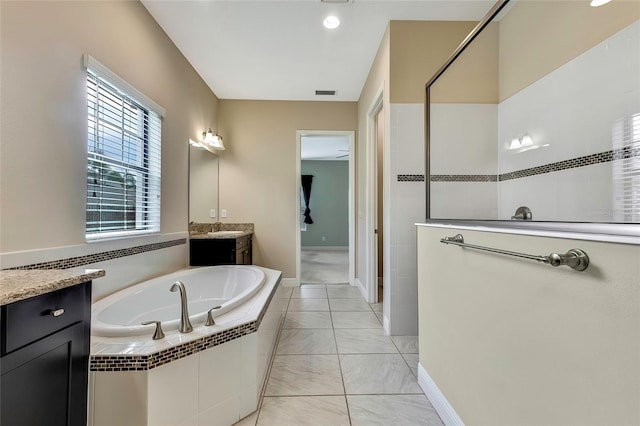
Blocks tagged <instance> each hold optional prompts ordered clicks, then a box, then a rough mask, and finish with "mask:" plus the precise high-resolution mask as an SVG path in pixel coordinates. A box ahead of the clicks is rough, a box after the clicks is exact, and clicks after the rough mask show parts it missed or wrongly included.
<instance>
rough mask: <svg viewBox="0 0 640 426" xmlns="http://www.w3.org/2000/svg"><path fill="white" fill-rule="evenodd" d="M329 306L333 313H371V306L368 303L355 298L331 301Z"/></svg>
mask: <svg viewBox="0 0 640 426" xmlns="http://www.w3.org/2000/svg"><path fill="white" fill-rule="evenodd" d="M329 306H330V307H331V310H332V311H347V312H356V311H361V312H371V306H369V304H368V303H367V302H365V301H364V300H363V299H357V298H355V297H354V298H351V299H329Z"/></svg>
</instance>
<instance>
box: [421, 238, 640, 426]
mask: <svg viewBox="0 0 640 426" xmlns="http://www.w3.org/2000/svg"><path fill="white" fill-rule="evenodd" d="M456 233H461V234H463V235H464V238H465V241H466V242H468V243H470V244H477V245H485V246H488V247H497V248H501V249H505V250H512V251H519V252H525V253H532V254H547V253H550V252H554V251H555V252H561V253H564V252H565V251H566V250H569V249H571V248H581V249H583V250H584V251H586V253H587V254H588V255H589V257H590V259H591V265H590V266H589V268H588V269H587V270H586V271H584V272H576V271H573V270H571V269H569V268H567V267H559V268H552V267H550V266H548V265H544V264H539V263H536V262H533V261H529V260H524V259H517V258H513V257H505V256H500V255H496V254H492V253H486V252H479V251H476V250H470V249H462V248H460V247H456V246H451V245H444V244H441V243H440V242H439V240H440V238H442V237H446V236H451V235H455V234H456ZM418 259H419V262H418V265H419V276H420V280H419V303H420V364H421V365H422V367H424V368H425V369H426V371H427V372H428V373H429V375H430V376H431V377H432V378H433V380H434V381H435V383H436V384H437V386H438V387H439V388H440V390H441V391H442V392H443V394H444V396H445V397H446V398H447V400H448V401H449V402H450V403H451V404H452V406H453V408H454V409H455V410H456V411H457V413H458V415H459V416H460V417H461V418H462V420H463V421H464V423H465V424H470V425H471V424H484V425H524V424H531V425H533V424H538V425H542V424H544V425H554V424H555V425H588V424H599V425H632V424H633V425H637V424H640V410H639V409H638V401H640V355H639V354H640V339H639V338H638V330H639V327H640V286H639V283H640V247H639V246H637V245H635V246H634V245H624V244H613V243H604V242H594V241H578V240H568V239H561V238H545V237H536V236H519V235H509V234H499V233H489V232H478V231H468V230H458V229H441V228H432V227H424V226H422V227H419V229H418Z"/></svg>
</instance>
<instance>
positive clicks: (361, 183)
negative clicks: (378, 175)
mask: <svg viewBox="0 0 640 426" xmlns="http://www.w3.org/2000/svg"><path fill="white" fill-rule="evenodd" d="M390 48H391V45H390V38H389V27H387V30H386V31H385V33H384V36H383V37H382V41H381V42H380V46H379V47H378V52H377V54H376V57H375V59H374V61H373V64H372V65H371V69H370V70H369V75H368V76H367V80H366V82H365V84H364V87H363V88H362V93H361V94H360V99H359V100H358V107H357V108H358V138H357V145H356V158H357V162H356V165H357V167H356V175H357V179H356V180H357V182H356V184H357V188H356V196H357V202H356V213H357V228H356V240H357V245H356V279H358V280H360V281H361V282H362V284H364V285H367V282H366V280H367V258H366V249H367V229H366V213H367V209H368V205H367V188H368V185H369V183H368V182H367V179H368V177H369V176H371V174H372V173H373V170H371V169H369V163H368V159H367V149H376V147H375V145H374V144H375V138H374V134H373V131H375V129H373V127H370V128H369V126H370V125H371V123H372V121H370V120H369V113H370V112H375V111H371V108H373V106H374V104H375V102H376V101H377V98H378V96H379V95H380V91H382V92H383V93H384V96H383V107H384V126H383V127H384V138H385V140H386V141H388V140H389V139H390V136H389V135H390V126H389V121H390V119H389V111H390V108H389V105H390V103H389V96H390V87H389V82H390V81H389V80H390V79H389V74H390V68H389V66H390V62H389V57H390ZM387 166H388V165H387ZM385 205H387V206H388V202H387V203H386V204H385ZM371 237H372V238H373V236H371Z"/></svg>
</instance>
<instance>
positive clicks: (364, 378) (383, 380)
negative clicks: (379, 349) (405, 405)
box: [340, 354, 422, 395]
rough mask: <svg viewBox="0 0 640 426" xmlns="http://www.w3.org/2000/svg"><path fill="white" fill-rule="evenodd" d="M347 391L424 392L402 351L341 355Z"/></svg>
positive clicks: (351, 393)
mask: <svg viewBox="0 0 640 426" xmlns="http://www.w3.org/2000/svg"><path fill="white" fill-rule="evenodd" d="M340 366H341V367H342V376H343V379H344V386H345V389H346V391H347V394H350V395H353V394H403V393H422V391H421V390H420V387H418V382H417V381H416V378H415V376H414V375H413V374H412V373H411V371H410V370H409V367H408V366H407V363H406V362H405V361H404V359H403V358H402V356H401V355H400V354H383V355H340Z"/></svg>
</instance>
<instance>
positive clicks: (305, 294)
mask: <svg viewBox="0 0 640 426" xmlns="http://www.w3.org/2000/svg"><path fill="white" fill-rule="evenodd" d="M326 297H327V290H326V289H324V288H307V287H304V286H303V287H295V288H294V289H293V292H292V293H291V298H292V299H323V298H326Z"/></svg>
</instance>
